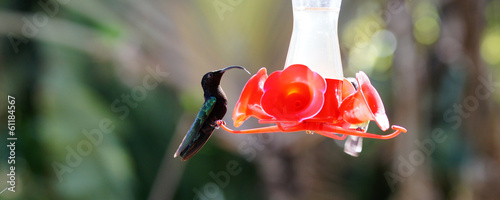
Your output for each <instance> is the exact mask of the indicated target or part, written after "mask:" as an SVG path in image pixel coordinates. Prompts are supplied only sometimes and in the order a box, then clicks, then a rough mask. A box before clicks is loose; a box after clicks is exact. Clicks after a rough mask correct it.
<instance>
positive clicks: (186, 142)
mask: <svg viewBox="0 0 500 200" xmlns="http://www.w3.org/2000/svg"><path fill="white" fill-rule="evenodd" d="M216 101H217V99H216V98H215V97H210V99H208V100H207V101H205V103H203V106H202V107H201V109H200V111H199V112H198V115H196V119H195V120H194V122H193V124H192V125H191V128H190V129H189V131H188V132H187V134H186V136H184V139H182V142H181V145H180V146H179V149H178V150H177V152H176V153H175V156H178V155H180V156H181V157H183V158H184V155H185V154H186V152H188V151H189V150H191V149H193V148H194V147H196V144H199V142H197V141H200V139H201V138H200V137H202V136H203V135H201V134H198V133H199V132H200V129H201V128H202V126H203V124H204V123H205V122H206V121H207V119H208V117H209V115H210V113H212V110H213V109H214V106H215V102H216ZM209 137H210V136H209ZM206 141H208V139H207V140H205V142H206ZM205 142H204V143H203V144H205ZM203 144H202V145H203ZM179 150H181V152H179ZM198 150H199V149H197V151H198ZM195 153H196V152H194V153H193V155H194V154H195ZM187 159H189V158H187Z"/></svg>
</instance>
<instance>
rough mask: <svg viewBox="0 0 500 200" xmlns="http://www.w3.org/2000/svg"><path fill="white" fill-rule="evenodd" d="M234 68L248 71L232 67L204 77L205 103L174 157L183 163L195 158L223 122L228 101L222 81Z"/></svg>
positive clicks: (202, 81) (202, 82)
mask: <svg viewBox="0 0 500 200" xmlns="http://www.w3.org/2000/svg"><path fill="white" fill-rule="evenodd" d="M234 68H239V69H243V70H245V71H247V70H246V69H245V68H243V67H240V66H231V67H226V68H224V69H221V70H216V71H213V72H208V73H206V74H205V75H204V76H203V78H202V79H201V86H202V87H203V92H204V94H203V96H204V97H205V103H203V106H202V107H201V109H200V111H199V112H198V115H197V116H196V119H195V120H194V122H193V125H191V128H190V129H189V131H188V132H187V134H186V136H185V137H184V139H183V140H182V142H181V144H180V145H179V148H178V149H177V151H176V152H175V154H174V157H177V156H180V157H181V158H182V160H183V161H184V160H187V159H189V158H191V157H192V156H194V155H195V154H196V153H197V152H198V151H199V150H200V149H201V148H202V147H203V145H205V143H206V142H207V141H208V139H210V136H211V135H212V133H213V132H214V130H215V128H216V127H217V126H218V125H217V120H221V119H222V118H223V117H224V115H226V111H227V99H226V95H225V94H224V92H223V91H222V88H221V87H220V80H221V78H222V75H223V74H224V72H226V70H229V69H234ZM247 72H248V71H247ZM249 74H250V73H249Z"/></svg>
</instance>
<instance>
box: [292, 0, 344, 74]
mask: <svg viewBox="0 0 500 200" xmlns="http://www.w3.org/2000/svg"><path fill="white" fill-rule="evenodd" d="M340 3H341V0H292V5H293V32H292V38H291V40H290V46H289V48H288V55H287V59H286V63H285V68H286V67H288V66H290V65H293V64H304V65H307V66H308V67H309V68H310V69H311V70H313V71H315V72H317V73H319V74H320V75H321V76H323V77H324V78H334V79H342V78H343V77H344V74H343V71H342V61H341V57H340V46H339V41H338V33H337V31H338V30H337V24H338V18H339V11H340Z"/></svg>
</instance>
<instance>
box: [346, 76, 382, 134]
mask: <svg viewBox="0 0 500 200" xmlns="http://www.w3.org/2000/svg"><path fill="white" fill-rule="evenodd" d="M356 79H357V80H358V84H359V89H358V91H356V92H355V93H353V94H351V95H349V96H347V97H346V98H345V99H344V100H343V101H342V104H341V105H340V108H339V110H340V111H341V112H342V117H343V118H344V120H345V121H346V122H349V123H351V124H360V123H363V122H366V121H370V120H374V121H376V122H377V124H378V126H379V127H380V129H382V130H383V131H385V130H387V129H389V119H388V118H387V115H386V114H385V108H384V103H382V99H381V98H380V95H379V94H378V92H377V90H376V89H375V88H374V87H373V85H372V84H371V82H370V79H369V78H368V76H367V75H366V74H365V73H364V72H359V73H357V74H356Z"/></svg>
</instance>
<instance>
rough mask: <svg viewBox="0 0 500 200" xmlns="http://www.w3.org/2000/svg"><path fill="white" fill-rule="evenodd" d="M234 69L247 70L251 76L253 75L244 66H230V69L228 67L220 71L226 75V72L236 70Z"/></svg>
mask: <svg viewBox="0 0 500 200" xmlns="http://www.w3.org/2000/svg"><path fill="white" fill-rule="evenodd" d="M234 68H238V69H242V70H245V71H246V72H247V73H248V74H250V75H251V73H250V72H249V71H248V70H247V69H245V68H244V67H242V66H229V67H226V68H224V69H221V70H220V72H221V73H224V72H226V70H229V69H234Z"/></svg>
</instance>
